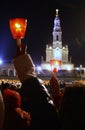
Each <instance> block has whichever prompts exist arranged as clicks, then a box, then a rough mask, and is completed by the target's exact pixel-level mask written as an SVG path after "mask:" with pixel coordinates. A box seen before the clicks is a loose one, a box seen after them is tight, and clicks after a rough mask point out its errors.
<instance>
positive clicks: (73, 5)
mask: <svg viewBox="0 0 85 130" xmlns="http://www.w3.org/2000/svg"><path fill="white" fill-rule="evenodd" d="M56 8H58V9H59V17H60V20H61V27H62V34H63V35H62V40H63V45H65V44H67V45H68V47H69V54H70V56H71V57H72V62H73V63H74V64H75V65H80V64H83V65H84V66H85V2H84V1H83V0H69V2H68V1H67V0H23V1H20V0H14V1H11V2H10V1H5V0H3V1H0V58H2V59H3V60H4V62H10V61H11V60H12V59H13V56H14V55H15V52H16V46H17V44H16V40H14V39H13V38H12V35H11V33H10V29H9V20H10V19H11V18H16V17H24V18H27V30H26V35H25V38H24V39H22V43H25V44H27V46H28V51H29V53H30V54H31V56H32V58H33V60H34V63H35V64H36V63H40V61H41V56H44V59H45V48H46V44H49V43H51V44H52V31H53V24H54V23H53V22H54V18H55V9H56Z"/></svg>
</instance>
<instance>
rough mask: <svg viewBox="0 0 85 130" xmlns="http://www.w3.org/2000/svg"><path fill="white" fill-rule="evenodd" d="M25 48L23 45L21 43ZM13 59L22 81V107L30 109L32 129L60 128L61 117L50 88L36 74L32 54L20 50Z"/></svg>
mask: <svg viewBox="0 0 85 130" xmlns="http://www.w3.org/2000/svg"><path fill="white" fill-rule="evenodd" d="M21 48H22V50H23V48H24V47H23V45H21ZM18 51H19V52H18V53H17V54H18V55H16V56H15V58H14V59H13V63H14V66H15V69H16V71H17V74H18V77H19V79H20V81H21V83H22V87H21V92H20V94H21V97H22V108H23V109H24V110H26V111H28V110H29V111H30V113H31V117H32V123H31V128H32V130H60V118H59V114H58V112H57V111H56V107H55V105H54V103H53V100H52V99H51V97H50V94H49V93H48V90H47V89H46V87H45V86H44V85H42V83H40V81H39V79H38V77H37V76H36V74H35V66H34V63H33V60H32V59H31V56H30V55H29V54H27V52H25V51H20V49H19V48H18Z"/></svg>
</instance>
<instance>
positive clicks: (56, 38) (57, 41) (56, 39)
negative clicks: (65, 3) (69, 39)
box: [53, 9, 62, 48]
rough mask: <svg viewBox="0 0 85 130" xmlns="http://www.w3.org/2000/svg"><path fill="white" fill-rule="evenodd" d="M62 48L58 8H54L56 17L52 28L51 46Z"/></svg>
mask: <svg viewBox="0 0 85 130" xmlns="http://www.w3.org/2000/svg"><path fill="white" fill-rule="evenodd" d="M56 47H59V48H62V31H61V26H60V19H59V16H58V9H56V17H55V19H54V28H53V48H56Z"/></svg>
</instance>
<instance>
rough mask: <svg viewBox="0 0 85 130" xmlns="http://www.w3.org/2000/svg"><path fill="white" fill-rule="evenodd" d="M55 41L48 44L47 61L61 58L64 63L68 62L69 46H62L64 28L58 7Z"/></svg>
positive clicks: (54, 33)
mask: <svg viewBox="0 0 85 130" xmlns="http://www.w3.org/2000/svg"><path fill="white" fill-rule="evenodd" d="M52 35H53V42H52V45H50V46H49V45H46V62H47V63H49V62H50V60H52V59H54V60H60V61H62V64H63V63H65V64H66V63H68V52H69V51H68V46H67V45H66V46H62V30H61V25H60V18H59V14H58V9H56V16H55V18H54V26H53V32H52Z"/></svg>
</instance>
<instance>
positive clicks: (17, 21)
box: [9, 18, 27, 39]
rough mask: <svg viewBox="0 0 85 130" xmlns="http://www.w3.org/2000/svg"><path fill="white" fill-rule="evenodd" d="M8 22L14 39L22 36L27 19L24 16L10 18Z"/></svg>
mask: <svg viewBox="0 0 85 130" xmlns="http://www.w3.org/2000/svg"><path fill="white" fill-rule="evenodd" d="M9 24H10V30H11V33H12V36H13V38H14V39H22V38H24V36H25V32H26V27H27V19H25V18H14V19H10V21H9Z"/></svg>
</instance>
